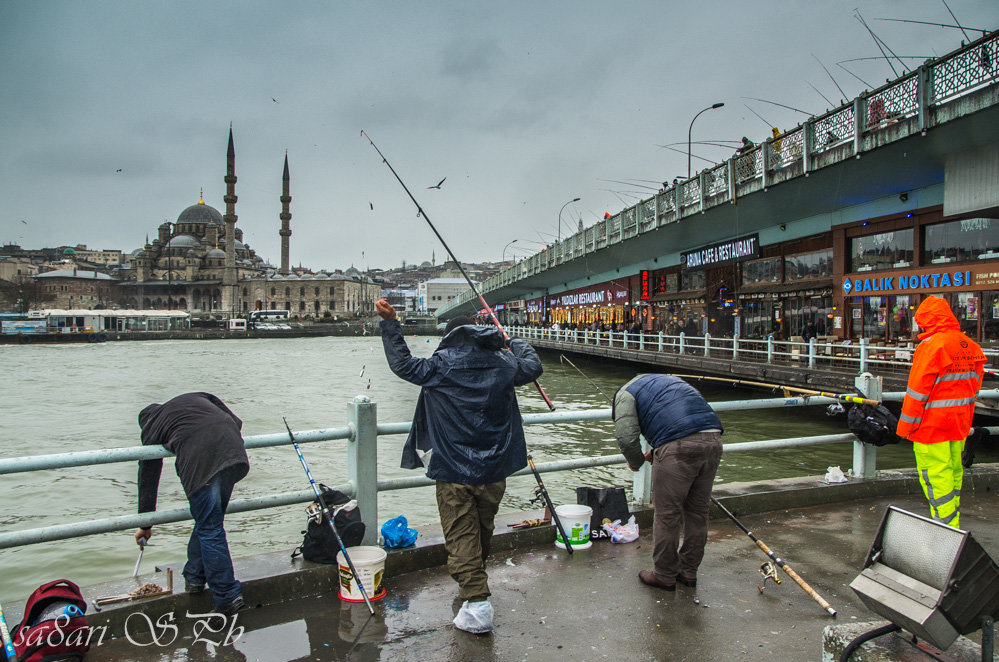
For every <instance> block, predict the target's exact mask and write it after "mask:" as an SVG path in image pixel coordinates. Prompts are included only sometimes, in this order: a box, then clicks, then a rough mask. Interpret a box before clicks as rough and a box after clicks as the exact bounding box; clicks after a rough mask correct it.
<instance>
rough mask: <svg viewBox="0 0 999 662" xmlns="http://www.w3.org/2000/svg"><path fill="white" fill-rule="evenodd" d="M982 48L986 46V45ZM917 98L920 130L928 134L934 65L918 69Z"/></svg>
mask: <svg viewBox="0 0 999 662" xmlns="http://www.w3.org/2000/svg"><path fill="white" fill-rule="evenodd" d="M982 48H985V47H984V46H983V47H982ZM917 71H918V72H919V73H918V74H917V75H916V100H917V102H918V103H919V131H920V132H921V133H922V134H923V135H926V130H927V129H928V128H930V106H932V105H933V67H929V66H927V65H925V64H924V65H922V66H920V67H919V69H917Z"/></svg>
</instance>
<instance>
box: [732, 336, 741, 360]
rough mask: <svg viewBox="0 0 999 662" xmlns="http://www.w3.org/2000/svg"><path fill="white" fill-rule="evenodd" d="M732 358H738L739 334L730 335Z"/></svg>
mask: <svg viewBox="0 0 999 662" xmlns="http://www.w3.org/2000/svg"><path fill="white" fill-rule="evenodd" d="M732 360H733V361H738V360H739V334H738V333H737V334H735V335H734V336H732Z"/></svg>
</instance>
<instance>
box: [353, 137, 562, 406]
mask: <svg viewBox="0 0 999 662" xmlns="http://www.w3.org/2000/svg"><path fill="white" fill-rule="evenodd" d="M361 135H362V136H364V137H365V138H367V140H368V142H369V143H371V146H372V147H374V148H375V151H376V152H378V156H380V157H382V163H384V164H385V165H387V166H388V169H389V170H391V171H392V174H393V175H394V176H395V178H396V181H398V182H399V185H400V186H402V189H403V190H404V191H406V195H408V196H409V199H410V200H412V201H413V204H414V205H416V215H417V216H422V217H423V220H425V221H426V222H427V225H429V226H430V229H431V230H433V231H434V234H435V235H437V239H438V240H440V242H441V245H442V246H444V250H446V251H447V254H448V255H450V256H451V259H452V260H453V261H454V263H455V264H456V265H458V271H460V272H461V275H462V276H463V277H464V278H465V282H466V283H468V286H469V287H470V288H471V289H472V292H473V293H474V294H475V296H476V297H477V298H478V299H479V303H481V304H482V307H483V308H485V309H486V311H488V313H489V317H490V318H491V319H492V321H493V324H495V325H496V327H497V328H498V329H499V330H500V332H501V333H502V334H503V338H504V339H506V340H509V339H510V336H509V335H508V334H507V332H506V329H504V328H503V325H502V324H500V321H499V318H497V317H496V313H495V312H494V311H493V309H492V308H491V307H490V306H489V304H488V303H486V300H485V299H484V298H482V294H481V293H480V292H479V288H477V287H475V283H473V282H472V279H471V278H469V277H468V273H467V272H466V271H465V267H463V266H461V262H459V261H458V258H457V257H455V255H454V253H453V252H452V251H451V247H450V246H448V245H447V242H446V241H444V237H442V236H441V233H440V232H438V231H437V228H436V227H434V224H433V223H432V222H431V221H430V217H429V216H427V212H425V211H423V207H421V206H420V203H419V202H417V201H416V198H415V197H413V194H412V193H410V191H409V187H408V186H406V183H405V182H403V181H402V177H400V176H399V173H397V172H396V171H395V168H393V167H392V164H391V163H389V162H388V159H386V158H385V155H384V154H382V150H380V149H378V146H377V145H375V141H373V140H372V139H371V136H369V135H368V134H367V133H366V132H365V131H364V130H363V129H362V130H361ZM534 385H535V386H536V387H537V388H538V393H540V394H541V398H542V399H543V400H544V401H545V404H546V405H548V409H549V410H550V411H555V405H554V404H552V401H551V399H550V398H549V397H548V394H547V393H545V390H544V389H543V388H541V384H539V383H538V380H536V379H535V380H534Z"/></svg>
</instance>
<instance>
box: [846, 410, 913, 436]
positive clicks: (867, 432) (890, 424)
mask: <svg viewBox="0 0 999 662" xmlns="http://www.w3.org/2000/svg"><path fill="white" fill-rule="evenodd" d="M846 424H847V426H848V427H849V428H850V432H852V433H853V434H855V435H857V439H860V440H861V441H862V442H864V443H865V444H873V445H875V446H887V445H888V444H897V443H898V442H899V441H901V439H900V438H899V436H898V435H897V434H895V430H896V428H898V419H897V418H895V414H893V413H891V411H890V410H889V409H888V408H887V407H885V406H884V405H877V406H875V405H853V406H852V407H850V411H849V412H848V413H847V415H846Z"/></svg>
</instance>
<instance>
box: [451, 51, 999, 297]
mask: <svg viewBox="0 0 999 662" xmlns="http://www.w3.org/2000/svg"><path fill="white" fill-rule="evenodd" d="M997 81H999V32H992V33H989V34H987V35H984V36H983V37H981V38H980V39H977V40H975V41H973V42H971V43H969V44H967V45H965V46H962V47H961V48H959V49H957V50H955V51H953V52H951V53H949V54H947V55H944V56H942V57H939V58H936V59H933V60H928V61H927V62H925V63H924V64H923V65H921V66H920V67H919V68H918V69H916V70H915V71H913V72H909V73H906V74H903V75H902V76H900V77H899V78H897V79H895V80H893V81H889V82H888V83H886V84H885V85H882V86H881V87H879V88H877V89H875V90H872V91H865V92H864V93H862V94H861V95H860V96H858V97H857V98H856V99H854V100H852V101H849V102H847V103H845V104H843V105H842V106H840V107H838V108H835V109H833V110H830V111H829V112H827V113H825V114H823V115H819V116H815V117H810V118H808V119H807V120H806V121H805V122H804V123H803V124H801V125H799V126H797V127H795V128H793V129H790V130H788V131H786V132H784V133H782V134H780V135H779V136H777V137H774V138H768V139H767V140H766V141H765V142H763V143H762V144H760V145H757V146H756V147H754V148H752V149H749V150H747V151H745V152H743V153H742V154H736V155H734V156H732V157H731V158H730V159H728V160H727V161H725V162H723V163H721V164H720V165H718V166H712V167H711V168H709V169H706V170H704V171H702V172H700V173H698V174H697V175H695V176H694V177H692V178H691V179H688V180H685V181H682V182H678V183H676V184H675V185H673V186H671V187H668V188H664V189H662V190H660V191H659V192H658V193H657V194H656V195H655V196H654V197H652V198H650V199H648V200H644V201H642V202H639V203H638V204H637V205H636V206H634V207H628V208H627V209H624V210H622V211H621V212H619V213H617V214H615V215H613V216H611V217H609V218H606V219H603V220H600V221H597V223H596V224H594V225H593V226H591V227H588V228H584V229H583V230H581V231H580V232H579V233H577V234H578V238H577V236H571V237H567V238H565V239H564V240H563V241H564V242H568V243H569V244H570V245H571V246H573V247H576V246H578V247H579V248H578V250H577V249H575V248H574V249H573V250H571V251H567V250H565V249H563V248H562V247H561V246H560V245H559V242H556V243H555V244H553V245H552V246H551V247H549V248H548V249H547V250H545V251H543V252H541V253H537V254H535V255H532V256H530V257H527V258H525V259H524V260H522V261H521V262H520V263H519V264H517V265H515V266H513V267H510V268H508V269H505V270H504V271H502V272H500V273H498V274H496V275H494V276H491V277H490V278H487V279H486V280H485V281H483V282H482V283H481V284H480V286H479V289H480V291H481V292H482V293H488V292H491V291H493V290H495V289H498V288H500V287H503V286H505V285H509V284H511V283H514V282H516V281H519V280H522V279H524V278H529V277H530V276H533V275H535V274H538V273H541V272H543V271H545V270H547V269H551V268H553V267H556V266H558V265H560V264H564V263H566V262H568V261H570V260H572V259H575V258H577V257H582V256H584V255H586V254H588V253H593V252H595V251H598V250H600V249H602V248H606V247H607V246H609V245H611V244H615V243H618V242H621V241H624V240H626V239H629V238H631V237H635V236H637V235H639V234H642V233H644V232H651V231H654V230H656V229H657V228H660V227H663V226H665V225H668V224H670V223H675V222H677V221H682V220H683V219H684V218H686V217H688V216H692V215H699V214H700V213H701V212H704V211H706V210H707V209H710V208H712V207H715V206H718V205H727V204H730V203H731V202H733V201H734V200H735V199H736V198H737V197H740V196H743V195H747V194H749V193H753V192H756V191H759V190H762V189H764V188H767V187H769V186H773V185H775V184H778V183H782V182H785V181H788V180H791V179H794V178H797V177H801V176H805V175H807V174H809V173H811V172H813V171H815V170H817V169H819V168H822V167H825V166H828V165H832V164H833V163H837V162H840V161H844V160H847V159H850V158H854V157H856V156H859V155H860V154H861V153H863V152H865V151H870V150H872V149H877V148H878V147H881V146H883V145H886V144H888V143H891V142H894V141H896V140H902V139H904V138H906V137H908V136H910V135H913V134H916V133H920V132H925V131H926V130H927V129H929V128H931V127H932V126H935V125H936V124H939V123H944V122H948V121H951V120H953V119H954V116H953V114H952V113H939V112H938V113H934V112H931V111H932V110H934V109H937V108H940V107H941V106H946V105H947V104H953V103H954V102H956V101H958V100H960V99H962V98H963V97H965V96H967V95H969V94H971V93H973V92H976V91H978V90H981V89H983V88H985V87H988V86H991V85H996V84H997ZM966 110H967V112H974V111H976V110H979V108H977V107H975V108H968V109H966ZM643 208H644V209H646V210H655V213H654V216H653V220H652V221H645V220H644V219H646V218H649V217H650V214H649V213H648V211H645V212H639V210H640V209H643ZM636 214H638V215H639V216H640V217H641V219H642V220H641V222H638V223H636V222H635V216H636ZM695 217H696V216H695ZM556 256H558V257H557V258H556ZM474 298H475V297H474V295H473V294H472V293H471V291H468V292H465V293H463V294H460V295H458V296H456V297H455V298H453V299H452V300H451V301H450V302H448V303H447V304H445V305H444V306H442V307H441V308H440V309H439V310H438V314H440V313H445V312H447V311H449V310H452V309H455V308H457V307H459V306H464V305H466V304H467V303H468V302H470V301H472V300H473V299H474Z"/></svg>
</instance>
